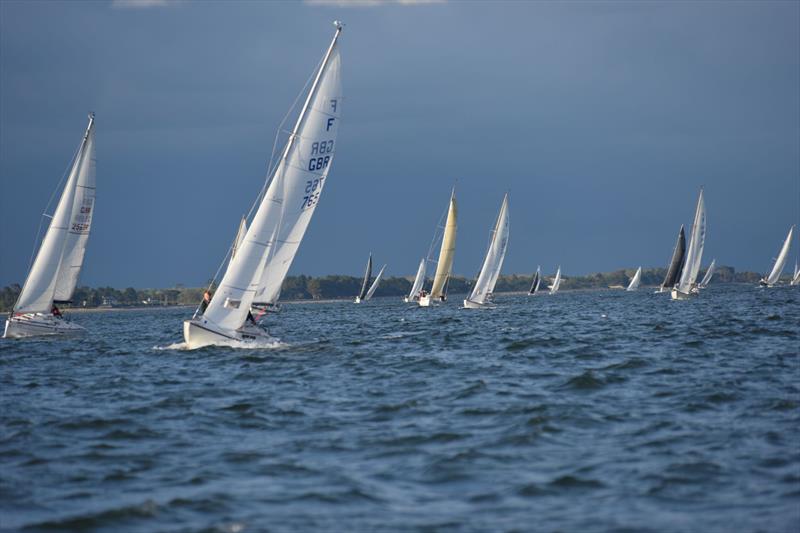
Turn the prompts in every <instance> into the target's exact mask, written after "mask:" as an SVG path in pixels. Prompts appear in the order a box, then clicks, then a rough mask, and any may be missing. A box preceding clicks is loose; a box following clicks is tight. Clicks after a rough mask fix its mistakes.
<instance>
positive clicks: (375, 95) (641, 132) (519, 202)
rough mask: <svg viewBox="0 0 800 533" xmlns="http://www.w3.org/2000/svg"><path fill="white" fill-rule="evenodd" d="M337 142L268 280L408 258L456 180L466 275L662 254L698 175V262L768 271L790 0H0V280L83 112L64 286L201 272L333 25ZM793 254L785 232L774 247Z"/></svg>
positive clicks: (201, 278)
mask: <svg viewBox="0 0 800 533" xmlns="http://www.w3.org/2000/svg"><path fill="white" fill-rule="evenodd" d="M334 19H340V20H342V21H344V22H345V24H346V26H345V28H344V31H343V33H342V37H341V40H340V46H341V48H340V50H341V55H342V69H343V74H342V83H343V92H344V95H345V103H344V108H343V117H342V123H341V127H340V130H339V140H338V149H337V155H336V159H335V161H334V163H333V167H332V169H331V171H330V174H329V179H328V182H327V184H326V187H325V193H324V195H323V196H322V199H321V202H320V204H319V207H318V209H317V211H316V214H315V216H314V218H313V220H312V222H311V225H310V226H309V229H308V232H307V234H306V237H305V240H304V241H303V244H302V246H301V248H300V251H299V253H298V255H297V257H296V259H295V262H294V265H293V267H292V269H291V271H290V274H308V275H315V276H316V275H324V274H331V273H337V274H351V275H361V273H362V271H363V267H364V263H365V261H366V257H367V254H368V253H369V252H372V253H373V254H374V258H375V261H376V263H378V264H379V265H380V264H383V263H387V264H388V265H389V266H388V267H387V274H388V275H413V274H414V272H415V271H416V267H417V265H418V263H419V259H420V258H421V257H422V256H424V255H425V254H426V253H427V250H428V247H429V244H430V241H431V238H432V237H433V233H434V230H435V227H436V224H437V222H438V221H439V219H440V217H441V215H442V213H443V212H444V211H445V209H446V207H447V201H448V197H449V194H450V189H451V188H452V187H453V186H454V185H455V187H456V196H457V199H458V203H459V221H458V237H457V244H456V256H455V265H454V270H455V273H456V274H460V275H466V276H473V275H474V274H475V273H476V272H477V270H478V268H479V267H480V263H481V261H482V258H483V254H484V253H485V251H486V246H487V239H488V237H489V231H490V229H491V226H492V225H493V223H494V221H495V218H496V216H497V211H498V210H499V208H500V203H501V201H502V197H503V194H504V193H505V192H506V191H508V192H509V193H510V216H511V236H510V241H509V249H508V254H507V256H506V261H505V264H504V267H503V271H504V272H505V273H529V272H532V271H534V270H535V269H536V266H537V265H541V266H542V269H543V271H544V272H547V273H552V272H554V271H555V269H556V267H557V266H558V265H561V266H562V269H563V272H564V273H565V274H566V275H581V274H587V273H591V272H604V271H610V270H615V269H619V268H635V267H636V266H638V265H643V266H644V267H665V266H666V265H667V263H668V261H669V258H670V256H671V254H672V247H673V245H674V241H675V237H676V235H677V231H678V228H679V227H680V225H681V224H686V225H687V229H688V227H689V226H690V225H691V222H692V218H693V215H694V208H695V204H696V201H697V195H698V192H699V190H700V187H701V186H704V187H705V194H706V207H707V212H708V233H707V240H706V252H705V253H706V255H705V261H704V262H705V263H708V262H710V261H711V258H716V259H717V264H722V265H731V266H734V267H736V268H737V269H738V270H753V271H760V272H763V271H765V270H767V269H768V268H769V267H770V265H771V261H772V258H773V257H774V256H775V255H776V254H777V251H778V248H779V247H780V245H781V243H782V241H783V239H784V238H785V236H786V233H787V231H788V229H789V227H790V226H791V225H792V224H797V223H798V222H800V3H798V2H752V3H751V2H664V3H660V2H622V3H616V2H600V1H591V2H577V1H575V2H562V3H548V2H486V3H482V2H415V1H404V2H381V1H369V2H352V1H334V2H320V1H306V2H287V3H280V2H212V1H204V2H198V1H192V0H178V1H174V0H144V1H136V0H115V1H105V2H104V1H94V2H78V1H72V2H60V1H56V2H15V1H9V0H4V1H2V2H0V180H2V192H0V286H2V285H7V284H10V283H20V284H21V283H22V282H23V281H24V278H25V276H26V274H27V270H28V265H29V261H30V255H31V251H32V249H33V246H34V241H35V237H36V232H37V228H38V226H39V221H40V217H41V213H42V212H43V210H44V208H45V206H46V204H47V201H48V199H49V198H50V195H51V194H52V193H53V190H54V189H55V188H56V186H57V184H58V183H59V180H60V179H61V176H62V174H63V173H64V171H65V169H66V168H67V166H68V165H69V162H70V158H71V157H72V154H73V153H74V151H75V149H76V148H77V146H78V143H79V141H80V138H81V135H82V134H83V131H84V129H85V127H86V115H87V113H88V112H89V111H94V112H95V113H96V117H97V118H96V146H97V203H96V206H95V215H94V221H93V228H92V235H91V238H90V240H89V248H88V251H87V255H86V261H85V268H84V271H83V274H82V276H81V284H86V285H90V286H106V285H110V286H115V287H120V288H121V287H128V286H133V287H139V288H144V287H166V286H173V285H175V284H178V283H181V284H185V285H187V286H199V285H203V284H204V283H205V282H206V281H207V280H208V279H209V278H210V277H211V276H212V275H213V274H214V272H215V271H216V269H217V267H218V265H219V264H220V262H221V261H222V259H223V257H224V255H225V252H226V250H227V249H228V246H229V245H230V243H231V241H232V239H233V237H234V235H235V233H236V230H237V226H238V222H239V218H240V217H241V216H242V214H244V213H245V212H246V211H247V210H248V209H249V207H250V205H251V204H252V202H253V199H254V198H255V196H256V194H257V193H258V191H259V190H260V189H261V187H262V185H263V183H264V179H265V170H266V167H267V164H268V162H269V159H270V155H271V153H272V145H273V140H274V137H275V133H276V130H277V128H278V126H279V124H280V122H281V120H282V119H283V117H284V115H285V114H286V112H287V110H288V109H289V108H290V106H291V105H292V102H293V101H294V100H295V98H296V96H297V95H298V93H299V92H300V91H301V89H302V88H303V86H304V84H305V82H306V80H307V78H308V77H309V75H310V74H311V72H312V71H313V69H314V68H315V67H316V65H317V64H318V62H319V60H320V58H321V57H322V54H323V52H324V51H325V48H326V46H327V45H328V43H329V42H330V39H331V37H332V36H333V32H334V27H333V26H332V24H331V21H333V20H334ZM798 249H800V245H799V244H798V241H797V239H796V240H795V242H794V243H793V249H792V252H791V256H790V263H791V264H793V263H794V258H795V257H796V256H797V251H798Z"/></svg>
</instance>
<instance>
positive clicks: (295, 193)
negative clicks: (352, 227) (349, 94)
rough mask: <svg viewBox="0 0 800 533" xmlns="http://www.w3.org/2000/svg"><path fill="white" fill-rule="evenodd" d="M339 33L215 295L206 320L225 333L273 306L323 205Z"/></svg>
mask: <svg viewBox="0 0 800 533" xmlns="http://www.w3.org/2000/svg"><path fill="white" fill-rule="evenodd" d="M341 31H342V26H341V24H338V23H337V27H336V33H335V35H334V36H333V40H332V41H331V44H330V46H329V47H328V50H327V52H326V53H325V56H324V58H323V60H322V63H321V65H320V67H319V70H318V72H317V75H316V78H315V79H314V82H313V84H312V85H311V88H310V89H309V92H308V96H307V98H306V101H305V104H304V105H303V108H302V110H301V112H300V115H299V116H298V118H297V122H296V124H295V126H294V129H293V131H292V133H291V135H290V136H289V140H288V141H287V143H286V147H285V149H284V151H283V155H282V156H281V159H280V161H279V163H278V165H277V166H276V168H275V170H274V172H273V175H272V177H271V181H270V182H269V186H268V187H267V190H266V192H265V193H264V197H263V198H262V199H261V202H260V204H259V206H258V209H257V210H256V213H255V215H254V216H253V219H252V220H251V222H250V227H249V228H248V229H247V233H246V234H245V237H244V239H243V241H242V243H241V246H239V248H238V250H237V252H236V255H235V257H233V258H232V259H231V261H230V263H229V264H228V269H227V270H226V272H225V274H224V276H223V277H222V281H221V282H220V285H219V288H218V290H217V292H216V293H215V294H214V296H213V298H212V299H211V303H209V305H208V308H207V309H206V311H205V313H204V314H203V320H204V323H205V321H208V322H211V323H212V324H214V325H216V326H217V328H219V329H221V330H226V331H227V333H230V332H233V331H235V330H237V329H239V328H240V327H242V325H243V324H244V322H245V319H246V317H247V314H248V312H249V309H250V305H251V304H252V303H253V302H254V300H255V301H258V302H259V303H260V302H265V303H274V301H276V300H277V298H278V296H279V295H280V288H281V284H282V283H283V280H284V278H285V277H286V273H287V271H288V269H289V266H290V265H291V263H292V260H293V259H294V256H295V254H296V252H297V249H298V247H299V245H300V241H301V240H302V238H303V235H304V234H305V231H306V228H307V227H308V223H309V222H310V220H311V216H312V215H313V214H314V210H315V208H316V206H317V204H318V203H319V198H320V194H321V192H322V190H323V187H324V182H325V179H326V178H327V175H328V170H329V169H330V167H331V162H332V160H333V156H334V152H335V148H334V143H335V141H336V133H337V131H338V126H339V117H340V113H341V103H342V95H341V80H340V65H341V61H340V57H339V51H338V48H337V46H336V45H337V40H338V38H339V34H340V33H341Z"/></svg>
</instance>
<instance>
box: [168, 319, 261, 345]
mask: <svg viewBox="0 0 800 533" xmlns="http://www.w3.org/2000/svg"><path fill="white" fill-rule="evenodd" d="M183 339H184V340H185V341H186V347H187V348H189V349H190V350H194V349H195V348H202V347H203V346H215V345H226V344H231V343H232V342H244V343H247V342H252V343H254V344H255V343H256V342H258V341H267V340H271V339H272V337H270V336H269V335H268V334H267V332H266V331H264V330H263V329H261V328H259V327H257V326H251V325H249V324H248V325H245V326H242V327H241V328H239V329H238V330H235V331H227V330H222V329H219V328H215V327H214V326H213V325H212V324H209V323H208V321H206V320H203V318H202V317H200V318H194V319H192V320H185V321H184V322H183Z"/></svg>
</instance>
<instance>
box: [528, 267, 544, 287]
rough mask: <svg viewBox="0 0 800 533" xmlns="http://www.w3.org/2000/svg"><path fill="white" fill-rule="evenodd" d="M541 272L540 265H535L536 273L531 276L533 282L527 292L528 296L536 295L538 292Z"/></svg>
mask: <svg viewBox="0 0 800 533" xmlns="http://www.w3.org/2000/svg"><path fill="white" fill-rule="evenodd" d="M541 271H542V267H541V265H537V267H536V273H535V274H534V275H533V281H532V282H531V290H529V291H528V294H536V292H537V291H538V290H539V284H540V283H541V282H542V272H541Z"/></svg>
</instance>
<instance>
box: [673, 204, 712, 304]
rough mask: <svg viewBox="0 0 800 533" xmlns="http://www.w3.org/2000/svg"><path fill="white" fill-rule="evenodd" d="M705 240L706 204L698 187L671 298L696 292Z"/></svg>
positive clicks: (679, 298) (684, 297) (674, 298)
mask: <svg viewBox="0 0 800 533" xmlns="http://www.w3.org/2000/svg"><path fill="white" fill-rule="evenodd" d="M705 242H706V204H705V201H704V200H703V189H700V197H699V198H698V199H697V208H696V209H695V213H694V222H692V232H691V237H690V239H689V247H688V248H687V249H686V259H685V261H684V265H683V271H682V272H681V277H680V279H679V280H678V283H677V284H676V285H675V287H673V288H672V292H671V293H670V295H671V297H672V299H673V300H687V299H689V297H690V296H691V295H692V294H696V292H693V291H692V289H694V288H695V282H696V281H697V275H698V274H699V273H700V262H701V261H702V260H703V247H704V246H705Z"/></svg>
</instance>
